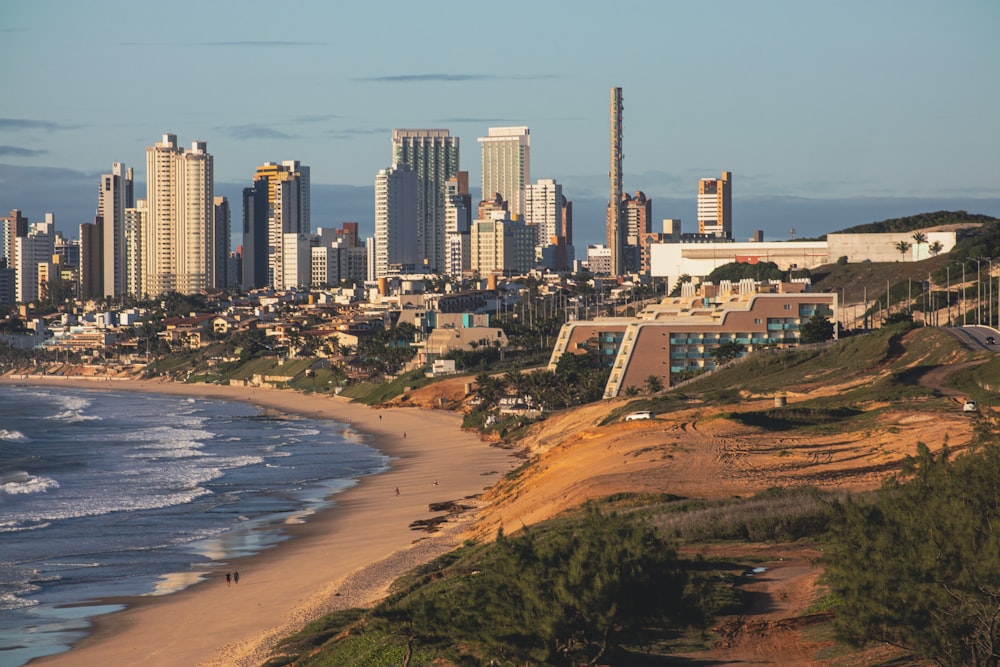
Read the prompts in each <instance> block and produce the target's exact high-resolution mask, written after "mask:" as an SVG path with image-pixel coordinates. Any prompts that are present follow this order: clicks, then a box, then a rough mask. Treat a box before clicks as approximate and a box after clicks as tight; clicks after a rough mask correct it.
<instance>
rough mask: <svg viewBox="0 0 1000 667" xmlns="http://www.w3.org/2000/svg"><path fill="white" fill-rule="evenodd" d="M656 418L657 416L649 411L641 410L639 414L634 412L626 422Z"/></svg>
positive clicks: (626, 418)
mask: <svg viewBox="0 0 1000 667" xmlns="http://www.w3.org/2000/svg"><path fill="white" fill-rule="evenodd" d="M655 416H656V415H654V414H653V413H652V412H650V411H649V410H639V411H638V412H633V413H632V414H630V415H626V416H625V421H627V422H634V421H639V420H640V419H652V418H653V417H655Z"/></svg>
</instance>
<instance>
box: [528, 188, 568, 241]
mask: <svg viewBox="0 0 1000 667" xmlns="http://www.w3.org/2000/svg"><path fill="white" fill-rule="evenodd" d="M565 199H566V198H565V197H563V193H562V186H561V185H559V184H558V183H556V181H555V180H554V179H551V178H540V179H538V181H537V182H536V183H535V184H533V185H529V186H528V187H526V188H525V189H524V220H525V222H527V223H529V224H532V225H536V234H537V235H538V236H537V238H536V239H535V245H536V246H547V245H552V243H553V241H552V239H553V238H554V237H557V236H562V227H563V202H564V201H565Z"/></svg>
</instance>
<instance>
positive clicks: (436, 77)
mask: <svg viewBox="0 0 1000 667" xmlns="http://www.w3.org/2000/svg"><path fill="white" fill-rule="evenodd" d="M554 78H556V77H555V76H553V75H551V74H534V75H523V76H510V75H497V74H446V73H444V72H427V73H424V74H390V75H386V76H363V77H355V78H352V79H351V80H352V81H357V82H360V83H426V82H432V81H433V82H444V83H463V82H467V81H510V80H529V79H554Z"/></svg>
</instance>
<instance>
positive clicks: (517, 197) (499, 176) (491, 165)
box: [479, 127, 531, 216]
mask: <svg viewBox="0 0 1000 667" xmlns="http://www.w3.org/2000/svg"><path fill="white" fill-rule="evenodd" d="M479 143H481V144H482V153H483V192H482V196H481V199H483V200H488V199H493V195H495V194H499V195H500V196H501V197H503V200H504V201H506V202H507V203H508V206H507V208H508V210H509V211H510V212H511V214H517V215H518V216H523V215H524V188H525V187H527V185H528V183H529V182H530V181H531V134H530V133H529V131H528V128H527V127H491V128H489V132H488V134H487V136H485V137H480V138H479Z"/></svg>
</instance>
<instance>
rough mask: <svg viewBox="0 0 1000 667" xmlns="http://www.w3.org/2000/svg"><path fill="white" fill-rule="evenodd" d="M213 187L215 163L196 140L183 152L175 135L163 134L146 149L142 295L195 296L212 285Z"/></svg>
mask: <svg viewBox="0 0 1000 667" xmlns="http://www.w3.org/2000/svg"><path fill="white" fill-rule="evenodd" d="M214 186H215V176H214V161H213V158H212V155H211V154H209V152H208V145H207V144H206V142H204V141H195V142H193V143H192V144H191V148H190V150H184V149H183V148H180V147H179V146H178V145H177V135H176V134H164V135H163V140H162V141H161V142H159V143H157V144H155V145H153V146H150V147H148V148H147V149H146V207H147V216H146V221H145V227H144V228H143V231H142V239H141V244H142V276H143V278H142V292H143V293H144V294H148V295H150V296H153V295H158V294H163V293H164V292H170V291H177V292H180V293H182V294H194V293H197V292H200V291H201V290H203V289H205V288H206V287H212V286H213V284H212V281H213V275H214V274H213V272H212V258H213V257H214V253H215V224H214V213H215V210H214V206H213V199H214V194H213V189H214Z"/></svg>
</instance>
